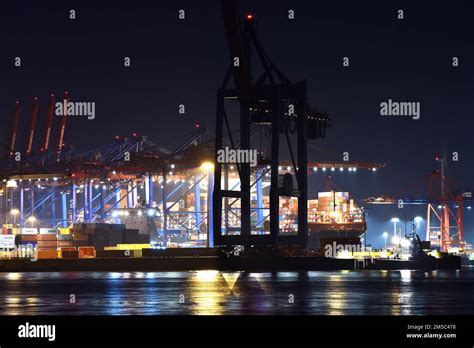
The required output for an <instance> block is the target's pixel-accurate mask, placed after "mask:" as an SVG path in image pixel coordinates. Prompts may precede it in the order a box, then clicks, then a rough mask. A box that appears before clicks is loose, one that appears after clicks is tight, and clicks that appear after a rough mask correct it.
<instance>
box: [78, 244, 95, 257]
mask: <svg viewBox="0 0 474 348" xmlns="http://www.w3.org/2000/svg"><path fill="white" fill-rule="evenodd" d="M78 251H79V258H80V259H85V258H94V257H95V248H94V247H91V246H84V247H79V248H78Z"/></svg>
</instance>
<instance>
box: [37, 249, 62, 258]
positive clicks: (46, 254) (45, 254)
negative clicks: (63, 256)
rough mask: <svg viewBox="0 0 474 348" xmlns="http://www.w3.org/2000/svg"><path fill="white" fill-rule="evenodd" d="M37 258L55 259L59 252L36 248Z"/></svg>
mask: <svg viewBox="0 0 474 348" xmlns="http://www.w3.org/2000/svg"><path fill="white" fill-rule="evenodd" d="M37 256H38V259H57V258H58V257H59V253H58V251H57V250H38V254H37Z"/></svg>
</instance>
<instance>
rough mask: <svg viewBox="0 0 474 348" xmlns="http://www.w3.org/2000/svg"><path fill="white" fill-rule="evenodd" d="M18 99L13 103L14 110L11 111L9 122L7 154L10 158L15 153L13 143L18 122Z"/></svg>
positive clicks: (16, 133) (19, 108) (14, 142)
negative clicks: (10, 120)
mask: <svg viewBox="0 0 474 348" xmlns="http://www.w3.org/2000/svg"><path fill="white" fill-rule="evenodd" d="M20 110H21V107H20V101H18V100H17V102H16V104H15V110H14V111H13V116H12V123H11V131H10V140H9V142H8V151H9V153H8V156H9V157H10V158H13V156H14V155H15V144H16V138H17V135H18V125H19V122H20Z"/></svg>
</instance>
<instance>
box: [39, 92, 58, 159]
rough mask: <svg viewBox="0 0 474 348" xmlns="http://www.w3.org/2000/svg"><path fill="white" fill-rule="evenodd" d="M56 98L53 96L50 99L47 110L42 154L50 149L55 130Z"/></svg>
mask: <svg viewBox="0 0 474 348" xmlns="http://www.w3.org/2000/svg"><path fill="white" fill-rule="evenodd" d="M54 105H55V98H54V94H51V98H50V99H49V103H48V108H47V110H46V124H45V128H44V133H43V142H42V143H41V152H47V151H48V148H49V141H50V139H51V131H52V129H53V114H54Z"/></svg>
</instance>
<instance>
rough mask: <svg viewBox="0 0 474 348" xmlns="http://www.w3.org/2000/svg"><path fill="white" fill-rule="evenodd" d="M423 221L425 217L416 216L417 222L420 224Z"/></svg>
mask: <svg viewBox="0 0 474 348" xmlns="http://www.w3.org/2000/svg"><path fill="white" fill-rule="evenodd" d="M421 221H423V218H422V217H421V216H417V217H415V222H416V223H417V224H419V223H420V222H421Z"/></svg>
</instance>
